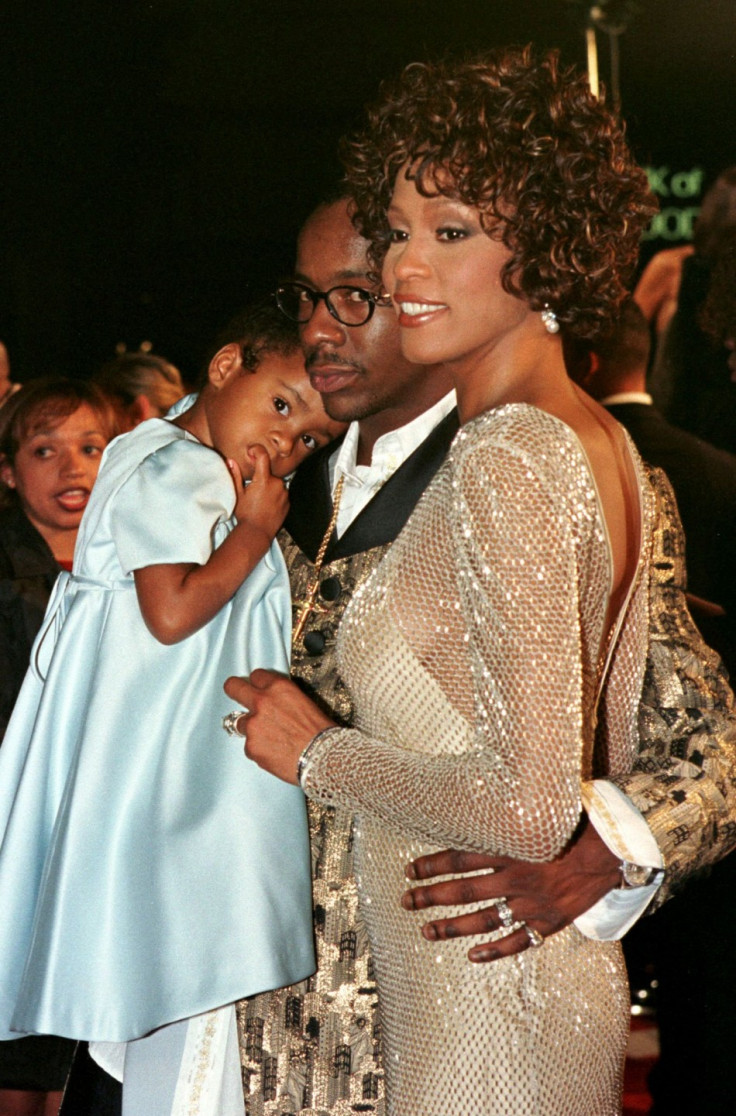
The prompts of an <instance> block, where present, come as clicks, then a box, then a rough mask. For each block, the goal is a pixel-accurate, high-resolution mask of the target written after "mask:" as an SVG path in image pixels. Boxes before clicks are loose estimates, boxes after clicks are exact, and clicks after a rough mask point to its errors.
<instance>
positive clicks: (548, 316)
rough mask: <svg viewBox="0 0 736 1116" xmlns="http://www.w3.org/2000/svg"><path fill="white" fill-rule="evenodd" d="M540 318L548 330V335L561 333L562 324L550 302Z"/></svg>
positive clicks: (546, 303)
mask: <svg viewBox="0 0 736 1116" xmlns="http://www.w3.org/2000/svg"><path fill="white" fill-rule="evenodd" d="M540 317H541V319H542V321H543V322H544V328H545V329H546V330H547V333H559V332H560V323H559V322H558V321H557V315H556V314H555V312H554V310H553V309H552V308H551V306H550V305H549V303H548V302H545V304H544V310H543V311H542V313H541V314H540Z"/></svg>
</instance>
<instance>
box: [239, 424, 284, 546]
mask: <svg viewBox="0 0 736 1116" xmlns="http://www.w3.org/2000/svg"><path fill="white" fill-rule="evenodd" d="M250 453H251V457H252V459H253V464H254V468H253V479H252V481H251V482H250V484H249V485H248V486H247V487H243V476H242V473H241V471H240V468H239V467H238V464H237V462H236V461H232V460H230V459H228V466H229V468H230V472H231V473H232V477H233V481H234V482H235V490H236V492H237V501H236V504H235V516H236V518H237V520H238V523H247V524H248V526H249V527H250V529H251V530H252V531H261V532H263V534H265V535H267V536H268V540H269V543H270V541H271V539H273V538H274V537H275V535H276V532H277V531H278V529H279V527H280V526H281V524H282V523H283V522H284V519H285V518H286V513H287V512H288V510H289V495H288V492H287V491H286V486H285V484H284V482H283V480H282V479H281V478H280V477H274V476H273V474H272V473H271V461H270V458H269V456H268V453H267V451H266V450H265V449H264V448H263V446H259V445H255V446H253V447H252V448H251V451H250Z"/></svg>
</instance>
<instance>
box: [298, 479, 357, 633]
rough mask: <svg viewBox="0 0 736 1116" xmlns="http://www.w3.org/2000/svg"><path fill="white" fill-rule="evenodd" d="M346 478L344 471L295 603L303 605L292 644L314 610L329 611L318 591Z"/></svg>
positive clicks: (336, 486) (336, 487)
mask: <svg viewBox="0 0 736 1116" xmlns="http://www.w3.org/2000/svg"><path fill="white" fill-rule="evenodd" d="M344 480H345V474H344V473H343V474H342V475H341V476H340V479H339V480H338V482H337V484H336V485H335V494H334V496H333V498H332V515H331V516H330V522H329V523H328V525H327V530H326V531H325V534H324V538H323V539H322V542H321V543H320V547H319V550H318V551H317V557H316V558H315V560H314V571H313V573H312V576H311V577H310V579H309V582H308V583H307V592H306V595H305V596H304V597H303V598H302V600H299V601H294V604H295V606H296V607H297V608H298V607H299V606H301V612H300V613H299V617H298V619H297V622H296V624H295V625H294V631H293V632H292V636H291V642H292V646H293V645H294V644H295V643H296V642H297V640H298V639H299V638H300V636H301V634H302V632H303V631H304V628H305V625H306V623H307V620H308V619H309V617H310V616H311V615H312V613H313V612H327V611H328V609H326V608H325V607H324V606H323V605H320V604H318V603H317V593H318V591H319V575H320V573H321V572H322V564H323V562H324V560H325V552H326V550H327V547H328V545H329V542H330V539H331V538H332V532H333V531H334V530H335V524H336V523H337V516H338V513H339V511H340V497H341V496H342V486H343V481H344Z"/></svg>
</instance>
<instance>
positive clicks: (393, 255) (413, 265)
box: [386, 237, 429, 280]
mask: <svg viewBox="0 0 736 1116" xmlns="http://www.w3.org/2000/svg"><path fill="white" fill-rule="evenodd" d="M386 262H387V264H388V265H389V267H391V268H392V270H393V274H394V276H395V277H396V279H399V280H404V279H409V278H411V277H412V276H414V275H426V274H427V272H428V270H429V263H428V260H427V254H426V252H425V250H424V248H423V246H422V242H421V240H420V239H419V238H418V237H411V238H409V239H407V240H404V241H402V242H400V243H399V244H397V245H396V246H395V247H394V249H393V250H392V251H391V252H390V253H389V255H388V257H387V260H386Z"/></svg>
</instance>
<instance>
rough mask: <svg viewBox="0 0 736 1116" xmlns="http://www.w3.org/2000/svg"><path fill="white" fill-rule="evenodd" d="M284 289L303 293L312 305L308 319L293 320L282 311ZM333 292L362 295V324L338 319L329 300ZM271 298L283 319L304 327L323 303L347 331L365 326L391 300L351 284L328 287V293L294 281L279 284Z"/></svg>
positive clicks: (387, 296) (386, 295) (385, 295)
mask: <svg viewBox="0 0 736 1116" xmlns="http://www.w3.org/2000/svg"><path fill="white" fill-rule="evenodd" d="M285 288H289V289H290V290H292V291H293V290H299V291H304V292H305V294H306V295H307V297H308V298H309V301H310V302H311V304H312V309H311V311H310V312H309V317H307V318H295V317H292V315H291V314H289V313H287V311H286V310H284V307H283V306H282V304H281V301H280V299H279V295H280V294H281V291H283V290H284V289H285ZM335 291H356V292H357V293H358V294H361V295H363V297H364V299H365V305H366V306H367V307H368V312H367V314H366V316H365V318H364V319H363V321H362V322H346V321H345V320H344V319H343V318H341V317H340V315H339V314H338V312H337V310H336V309H335V307H334V306H333V304H332V300H331V299H330V295H331V294H334V292H335ZM273 297H274V299H275V300H276V305H277V306H278V308H279V310H280V311H281V313H282V314H283V315H284V317H285V318H288V319H289V321H291V322H298V324H299V325H305V324H306V323H307V322H308V321H310V320H311V318H312V316H313V314H314V311H315V310H316V309H317V304H318V303H319V302H321V301H324V304H325V306H326V307H327V310H328V311H329V313H330V314H331V315H332V317H333V318H334V319H335V321H336V322H339V323H340V325H344V326H347V327H348V328H349V329H357V328H358V327H359V326H364V325H367V324H368V322H369V321H370V320H371V318H372V317H373V314H374V312H375V309H376V307H377V306H390V305H391V298H390V296H389V295H388V294H386V293H384V294H374V293H373V291H367V290H366V289H365V287H356V286H354V285H353V284H352V283H338V284H337V285H336V286H334V287H330V289H329V290H328V291H318V290H316V288H314V287H310V286H309V285H308V284H307V283H300V282H299V281H298V280H296V279H294V280H289V282H286V283H280V284H279V286H278V287H277V288H276V290H275V291H274V293H273Z"/></svg>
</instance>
